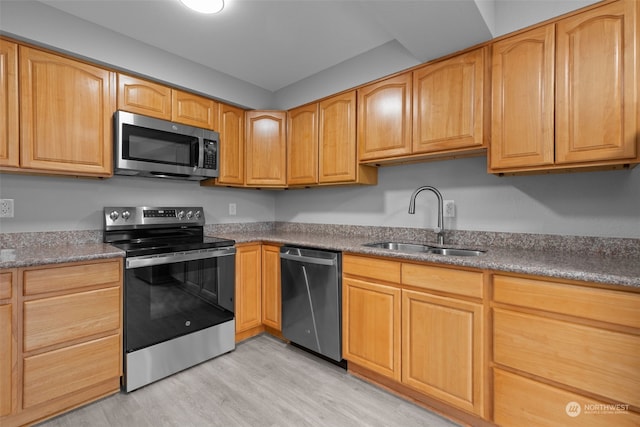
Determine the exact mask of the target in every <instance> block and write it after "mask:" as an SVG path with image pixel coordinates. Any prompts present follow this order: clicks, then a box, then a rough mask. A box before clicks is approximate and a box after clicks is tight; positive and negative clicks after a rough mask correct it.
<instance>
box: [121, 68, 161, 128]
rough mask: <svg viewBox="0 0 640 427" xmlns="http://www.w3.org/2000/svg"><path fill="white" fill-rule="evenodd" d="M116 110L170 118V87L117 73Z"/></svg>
mask: <svg viewBox="0 0 640 427" xmlns="http://www.w3.org/2000/svg"><path fill="white" fill-rule="evenodd" d="M118 110H124V111H129V112H130V113H136V114H142V115H145V116H151V117H155V118H157V119H163V120H171V88H170V87H168V86H165V85H161V84H159V83H154V82H150V81H148V80H144V79H140V78H137V77H133V76H128V75H126V74H118Z"/></svg>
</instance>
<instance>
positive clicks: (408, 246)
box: [364, 242, 432, 252]
mask: <svg viewBox="0 0 640 427" xmlns="http://www.w3.org/2000/svg"><path fill="white" fill-rule="evenodd" d="M364 246H369V247H372V248H381V249H388V250H392V251H400V252H428V251H429V249H431V248H432V246H428V245H421V244H419V243H400V242H379V243H367V244H365V245H364Z"/></svg>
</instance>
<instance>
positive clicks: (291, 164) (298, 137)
mask: <svg viewBox="0 0 640 427" xmlns="http://www.w3.org/2000/svg"><path fill="white" fill-rule="evenodd" d="M317 183H318V103H313V104H309V105H303V106H301V107H298V108H294V109H292V110H289V111H288V112H287V184H288V185H311V184H317Z"/></svg>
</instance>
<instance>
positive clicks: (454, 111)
mask: <svg viewBox="0 0 640 427" xmlns="http://www.w3.org/2000/svg"><path fill="white" fill-rule="evenodd" d="M487 55H488V50H487V48H486V47H482V48H478V49H475V50H472V51H470V52H467V53H463V54H460V55H456V56H453V57H451V58H448V59H445V60H442V61H437V62H434V63H429V64H427V65H425V66H424V67H420V68H417V69H415V70H414V71H413V149H412V151H413V153H435V152H456V151H460V150H483V149H485V148H486V146H487V141H488V140H489V135H488V132H489V105H490V104H489V91H488V88H489V83H488V76H489V71H488V58H487Z"/></svg>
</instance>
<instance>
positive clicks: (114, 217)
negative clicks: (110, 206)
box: [109, 211, 120, 221]
mask: <svg viewBox="0 0 640 427" xmlns="http://www.w3.org/2000/svg"><path fill="white" fill-rule="evenodd" d="M119 216H120V215H118V211H111V213H110V214H109V218H111V221H115V220H116V219H118V217H119Z"/></svg>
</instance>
